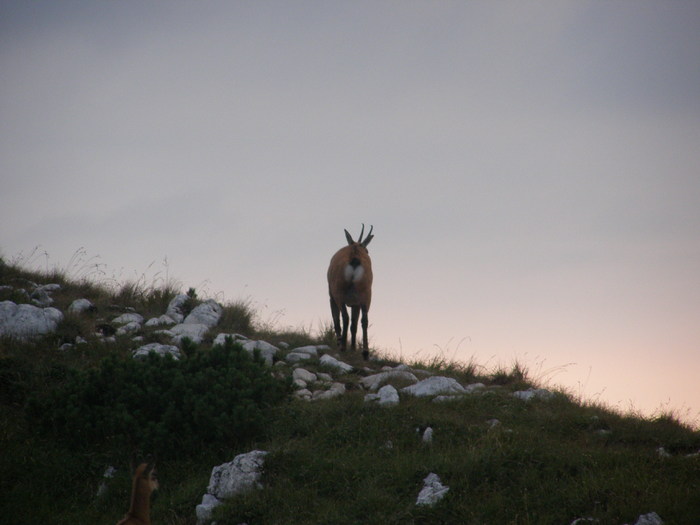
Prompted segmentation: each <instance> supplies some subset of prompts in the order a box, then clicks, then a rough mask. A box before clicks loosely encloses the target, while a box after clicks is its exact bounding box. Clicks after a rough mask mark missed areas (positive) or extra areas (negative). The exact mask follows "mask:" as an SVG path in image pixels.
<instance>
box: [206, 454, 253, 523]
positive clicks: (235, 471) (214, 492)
mask: <svg viewBox="0 0 700 525" xmlns="http://www.w3.org/2000/svg"><path fill="white" fill-rule="evenodd" d="M266 454H267V452H266V451H264V450H253V451H252V452H248V453H247V454H239V455H238V456H236V457H235V458H234V459H233V461H231V462H230V463H224V464H222V465H218V466H216V467H214V468H213V469H212V471H211V477H210V478H209V486H208V487H207V493H206V494H205V495H204V497H203V498H202V503H201V504H200V505H197V508H196V513H197V523H198V524H204V523H206V522H207V521H209V520H211V514H212V511H213V510H214V508H216V507H217V506H219V505H221V502H222V500H225V499H228V498H230V497H232V496H235V495H236V494H244V493H246V492H249V491H251V490H254V489H259V488H262V485H261V484H260V476H261V475H262V468H263V465H264V462H265V455H266Z"/></svg>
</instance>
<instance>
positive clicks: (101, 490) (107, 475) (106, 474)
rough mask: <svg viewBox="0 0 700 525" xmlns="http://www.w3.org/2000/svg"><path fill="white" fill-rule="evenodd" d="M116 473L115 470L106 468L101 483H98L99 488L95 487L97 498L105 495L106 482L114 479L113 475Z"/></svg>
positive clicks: (110, 467)
mask: <svg viewBox="0 0 700 525" xmlns="http://www.w3.org/2000/svg"><path fill="white" fill-rule="evenodd" d="M116 473H117V469H115V468H114V467H112V466H109V467H107V469H106V470H105V472H104V474H102V481H101V482H100V486H99V487H97V497H98V498H101V497H102V496H104V495H105V494H107V490H108V487H107V482H108V481H109V480H110V479H112V478H113V477H114V475H115V474H116Z"/></svg>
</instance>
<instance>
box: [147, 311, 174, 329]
mask: <svg viewBox="0 0 700 525" xmlns="http://www.w3.org/2000/svg"><path fill="white" fill-rule="evenodd" d="M169 324H175V319H173V318H172V317H170V316H169V315H166V314H163V315H161V316H160V317H151V318H150V319H149V320H148V321H146V326H148V327H149V328H150V327H153V326H163V325H169Z"/></svg>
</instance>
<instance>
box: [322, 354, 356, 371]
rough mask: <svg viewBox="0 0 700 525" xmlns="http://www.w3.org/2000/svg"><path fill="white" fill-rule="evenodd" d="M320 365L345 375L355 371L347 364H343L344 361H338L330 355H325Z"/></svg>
mask: <svg viewBox="0 0 700 525" xmlns="http://www.w3.org/2000/svg"><path fill="white" fill-rule="evenodd" d="M320 363H321V364H322V365H325V366H327V367H330V368H332V369H334V370H336V371H337V372H341V373H343V374H347V373H349V372H352V371H353V367H352V366H350V365H349V364H347V363H343V362H342V361H338V360H337V359H336V358H335V357H333V356H332V355H330V354H324V355H323V356H322V357H321V359H320Z"/></svg>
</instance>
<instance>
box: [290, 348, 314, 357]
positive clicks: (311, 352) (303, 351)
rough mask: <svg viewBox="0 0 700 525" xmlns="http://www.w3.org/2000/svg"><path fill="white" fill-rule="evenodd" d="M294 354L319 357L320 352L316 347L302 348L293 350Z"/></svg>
mask: <svg viewBox="0 0 700 525" xmlns="http://www.w3.org/2000/svg"><path fill="white" fill-rule="evenodd" d="M292 352H293V353H295V354H305V355H308V356H309V357H318V350H317V349H316V346H314V345H308V346H300V347H298V348H294V349H292Z"/></svg>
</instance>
